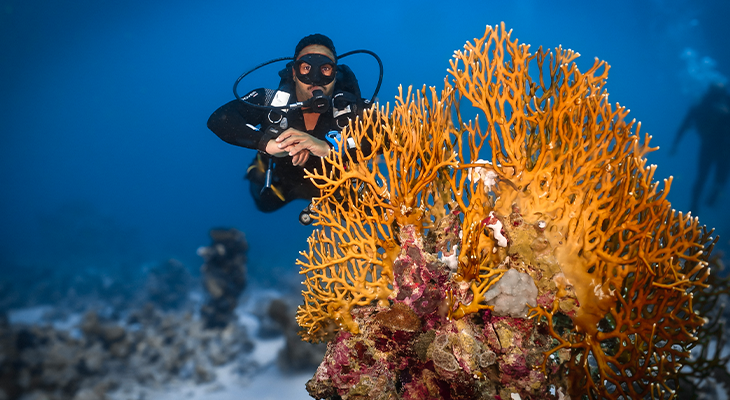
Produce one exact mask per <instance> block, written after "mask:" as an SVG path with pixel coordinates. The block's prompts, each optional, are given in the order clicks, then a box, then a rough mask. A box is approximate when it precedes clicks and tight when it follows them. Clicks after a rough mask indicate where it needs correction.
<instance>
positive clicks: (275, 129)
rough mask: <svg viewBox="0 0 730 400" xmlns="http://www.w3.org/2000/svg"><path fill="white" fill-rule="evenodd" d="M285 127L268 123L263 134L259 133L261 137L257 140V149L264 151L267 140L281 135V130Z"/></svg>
mask: <svg viewBox="0 0 730 400" xmlns="http://www.w3.org/2000/svg"><path fill="white" fill-rule="evenodd" d="M285 130H286V129H283V128H282V127H281V126H279V124H271V125H269V126H268V127H267V128H266V129H265V130H264V131H263V132H264V134H263V135H261V139H260V140H259V144H258V146H257V147H258V149H259V151H260V152H262V153H266V145H267V144H269V141H270V140H272V139H276V138H278V137H279V135H281V133H282V132H284V131H285Z"/></svg>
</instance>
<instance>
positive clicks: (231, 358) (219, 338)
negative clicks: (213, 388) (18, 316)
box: [0, 305, 253, 400]
mask: <svg viewBox="0 0 730 400" xmlns="http://www.w3.org/2000/svg"><path fill="white" fill-rule="evenodd" d="M252 348H253V343H252V342H251V340H250V339H249V336H248V334H247V332H246V330H245V328H244V327H242V326H240V325H237V324H229V325H228V326H227V327H226V328H225V329H223V330H212V329H206V328H205V326H204V324H203V322H202V321H201V320H197V319H195V318H193V317H192V315H191V314H166V313H162V312H160V311H159V310H157V309H156V308H154V307H152V306H151V305H148V306H147V307H145V308H143V309H140V310H137V311H135V312H132V313H131V314H130V315H129V316H128V318H127V319H126V321H125V322H124V323H122V324H120V323H118V322H115V321H111V320H107V319H105V318H102V317H100V316H99V315H98V314H97V313H95V312H88V313H87V314H86V315H85V316H84V318H83V320H82V322H81V324H80V335H74V334H72V333H70V332H69V331H66V330H61V329H54V328H52V327H49V326H30V325H9V324H0V377H1V378H0V398H3V399H18V398H45V399H51V400H52V399H79V400H80V399H93V400H103V399H108V398H110V397H109V396H111V397H112V398H113V397H114V395H115V394H119V395H120V397H121V396H122V395H124V398H143V397H136V396H133V393H132V392H133V391H134V390H136V388H137V386H138V385H143V386H149V387H154V386H159V385H162V384H165V383H171V382H175V381H182V380H194V381H196V382H200V383H203V382H209V381H211V380H213V379H215V372H214V368H215V367H216V366H220V365H224V364H228V363H231V362H239V364H240V365H241V366H242V367H245V366H246V365H248V364H249V363H250V361H249V360H246V359H245V357H246V354H248V353H250V351H251V349H252Z"/></svg>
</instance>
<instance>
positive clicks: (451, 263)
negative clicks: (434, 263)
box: [439, 245, 459, 273]
mask: <svg viewBox="0 0 730 400" xmlns="http://www.w3.org/2000/svg"><path fill="white" fill-rule="evenodd" d="M458 248H459V246H457V245H454V246H453V247H452V248H451V255H450V256H445V255H441V258H440V259H439V260H441V262H442V263H444V264H446V265H447V266H448V267H449V269H450V270H451V272H452V273H454V272H456V270H457V268H458V267H459V255H458V254H456V253H457V251H456V250H457V249H458Z"/></svg>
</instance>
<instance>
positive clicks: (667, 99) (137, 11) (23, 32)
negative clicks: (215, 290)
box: [0, 0, 730, 281]
mask: <svg viewBox="0 0 730 400" xmlns="http://www.w3.org/2000/svg"><path fill="white" fill-rule="evenodd" d="M728 16H730V3H729V2H727V1H721V0H709V1H683V0H663V1H659V0H652V1H639V2H634V1H617V2H595V3H594V4H588V3H586V2H583V1H563V2H541V1H520V2H494V1H465V2H458V3H447V2H437V1H425V2H424V1H420V2H385V1H382V2H378V1H375V2H355V1H353V2H337V3H316V4H315V3H308V2H304V3H302V2H277V3H276V6H273V5H266V4H264V2H253V1H216V2H210V3H206V4H205V5H204V4H203V2H195V1H182V2H165V1H127V2H109V1H91V0H89V1H84V0H73V1H70V2H63V3H57V2H50V1H38V0H26V1H22V2H21V1H2V2H0V46H2V47H1V48H0V54H2V57H0V59H1V61H0V76H1V77H2V79H1V80H0V82H1V83H0V84H1V85H2V87H1V91H2V93H3V96H2V98H0V101H1V102H2V105H1V106H0V121H2V135H1V136H0V140H1V142H0V163H1V164H0V165H1V166H0V187H1V188H2V193H3V195H2V200H0V201H2V207H1V208H0V212H1V213H2V215H1V216H0V220H1V221H2V224H0V235H1V239H0V268H2V273H3V274H7V273H11V272H12V271H17V270H19V269H32V268H49V267H50V268H54V269H55V268H65V269H76V268H102V269H103V268H105V266H108V265H110V264H120V265H123V266H124V268H139V266H140V265H142V264H143V263H145V262H156V261H159V260H165V259H169V258H175V259H178V260H180V261H181V262H183V263H184V264H185V265H186V266H188V267H189V268H191V269H193V270H196V269H197V268H198V266H199V264H200V263H201V261H200V258H199V257H198V256H197V255H196V253H195V251H196V249H197V248H198V247H199V246H201V245H205V244H207V243H208V240H209V239H208V230H209V229H210V228H212V227H235V228H237V229H239V230H241V231H243V232H244V233H245V234H246V237H247V240H248V242H249V245H250V251H249V264H248V267H249V269H248V270H249V274H250V275H251V276H252V278H253V277H259V278H264V280H266V281H269V280H270V279H269V278H270V277H269V276H268V275H269V274H270V273H271V271H272V268H276V269H279V270H281V271H282V272H292V273H296V270H297V269H296V267H295V266H294V259H295V258H296V257H297V255H298V251H300V250H303V249H304V248H305V247H306V237H307V236H308V235H309V233H310V232H311V229H310V228H309V227H304V226H301V225H300V224H299V223H298V222H297V216H298V213H299V212H300V211H301V209H302V208H303V207H304V206H305V205H306V204H305V203H304V202H303V201H299V202H294V203H292V204H290V205H288V206H287V207H285V208H284V209H283V210H280V211H279V212H276V213H273V214H264V213H261V212H259V211H257V210H256V209H255V207H254V205H253V202H252V200H251V198H250V196H249V194H248V183H247V182H245V181H244V180H243V179H242V177H243V174H244V171H245V169H246V167H247V166H248V163H249V162H250V161H251V159H252V157H253V155H254V151H252V150H247V149H243V148H239V147H236V146H231V145H228V144H226V143H224V142H223V141H221V140H220V139H218V138H217V137H216V136H215V135H214V134H213V133H212V132H210V131H209V130H208V129H207V128H206V121H207V118H208V116H209V115H210V114H211V113H212V112H213V111H214V110H215V109H216V108H217V107H219V106H220V105H222V104H224V103H225V102H227V101H229V100H231V99H232V98H233V94H232V90H231V87H232V85H233V82H234V81H235V79H236V78H237V77H238V76H239V75H240V74H241V73H243V72H245V71H246V70H248V69H250V68H252V67H254V66H256V65H258V64H260V63H263V62H265V61H268V60H270V59H273V58H277V57H287V56H291V55H292V53H293V48H294V46H295V45H296V43H297V41H298V40H299V39H300V38H301V37H303V36H305V35H307V34H310V33H315V32H320V33H324V34H326V35H328V36H330V37H331V38H332V39H333V41H334V43H335V45H336V47H337V50H338V52H339V53H341V54H342V53H344V52H346V51H350V50H355V49H368V50H371V51H374V52H375V53H377V54H378V55H379V56H380V58H381V59H382V61H383V63H384V67H385V72H384V79H383V84H382V88H381V90H380V93H379V96H378V98H379V99H380V101H381V102H382V103H383V104H384V103H385V102H388V101H390V102H392V99H393V97H394V96H395V94H396V93H397V88H398V85H403V86H404V87H407V86H408V85H414V87H421V86H422V85H424V84H426V85H429V86H436V87H437V88H441V87H442V85H443V79H444V77H445V76H446V69H447V68H448V60H449V59H450V57H451V55H452V53H453V51H454V50H456V49H459V48H461V47H462V46H463V44H464V43H465V42H466V40H471V39H472V38H474V37H480V36H481V35H482V34H483V32H484V28H485V25H487V24H490V25H494V24H498V23H499V22H501V21H504V22H505V23H506V27H507V28H508V29H513V31H514V34H513V37H516V38H518V39H519V40H520V42H521V43H527V44H530V45H531V46H533V48H534V49H536V48H537V47H538V46H543V47H546V48H554V47H556V46H558V45H561V46H563V47H564V48H571V49H574V50H576V51H578V52H579V53H580V54H581V58H580V59H578V65H579V66H581V67H582V68H583V69H587V68H588V67H589V66H590V65H591V64H592V63H593V59H594V58H595V57H598V58H600V59H603V60H606V61H607V62H608V63H609V64H610V65H611V70H610V73H609V79H608V86H607V88H608V91H609V93H610V99H613V100H612V102H619V103H620V104H621V105H624V106H626V107H628V108H629V109H630V110H631V113H630V117H632V118H636V119H637V120H638V121H641V123H642V129H641V131H642V132H646V133H649V134H651V135H652V136H653V140H652V144H653V145H658V146H660V147H661V149H660V150H659V151H656V152H654V153H651V154H650V155H649V156H648V158H649V161H650V162H651V163H654V164H657V165H658V166H659V168H658V170H657V174H656V177H657V178H659V179H661V178H664V177H669V176H670V175H672V176H674V183H673V185H672V188H671V192H670V200H671V201H672V204H673V205H674V206H675V208H676V209H677V210H680V211H688V210H687V208H688V207H689V194H690V193H689V192H690V190H691V187H692V183H693V182H694V179H695V174H696V164H697V147H698V142H699V141H698V138H697V135H696V133H695V132H688V133H687V134H686V135H685V138H684V139H683V141H682V142H681V147H680V152H679V153H678V154H677V155H676V156H673V157H670V156H669V154H668V150H669V147H670V145H671V142H672V140H673V138H674V136H675V133H676V131H677V129H678V127H679V125H680V123H681V121H682V118H683V116H684V114H685V113H686V112H687V110H688V108H689V107H690V106H691V105H692V104H693V103H694V102H695V101H697V99H698V98H699V97H700V96H701V95H702V93H703V91H704V87H705V85H706V84H707V83H708V82H709V81H711V80H713V79H721V80H727V77H728V76H730V46H729V45H728V42H727V38H729V37H730V24H728V23H727V18H728ZM342 62H343V63H346V64H348V65H350V66H351V67H352V68H353V69H354V71H355V73H356V74H357V76H358V79H359V81H360V85H361V88H362V91H363V96H364V97H369V96H370V95H371V94H372V93H373V90H374V88H375V85H376V83H377V78H378V69H377V63H376V62H375V61H374V60H373V59H372V58H371V57H369V56H367V55H362V54H361V55H354V56H350V57H348V58H346V59H344V60H342ZM283 64H284V63H279V64H275V65H271V66H268V67H264V68H262V69H260V70H258V71H256V72H255V73H253V74H251V75H249V76H248V77H246V78H245V79H244V80H243V81H242V82H241V84H240V85H241V88H242V89H240V90H241V91H244V92H245V90H247V89H248V88H256V87H270V88H274V87H276V85H277V84H278V79H277V76H276V73H277V71H278V69H279V68H282V67H283ZM709 185H711V183H710V182H708V186H709ZM728 198H730V190H724V191H723V192H722V194H721V196H720V198H719V200H718V201H717V203H716V205H715V206H714V207H703V209H701V210H699V212H695V213H693V214H695V215H699V217H700V222H702V223H703V224H706V225H708V226H710V227H715V228H716V229H717V232H718V233H719V234H720V235H721V236H723V237H721V240H720V243H719V245H718V247H721V248H722V247H727V243H728V239H725V237H730V235H729V236H724V235H723V232H725V231H728V230H730V218H729V214H730V213H728V212H727V211H726V207H725V206H724V204H726V203H727V200H728Z"/></svg>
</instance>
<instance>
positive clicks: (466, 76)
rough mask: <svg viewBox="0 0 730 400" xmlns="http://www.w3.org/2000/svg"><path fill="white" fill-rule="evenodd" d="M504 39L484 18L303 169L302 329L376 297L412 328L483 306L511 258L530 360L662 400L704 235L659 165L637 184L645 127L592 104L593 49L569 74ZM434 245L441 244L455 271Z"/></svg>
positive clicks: (575, 382)
mask: <svg viewBox="0 0 730 400" xmlns="http://www.w3.org/2000/svg"><path fill="white" fill-rule="evenodd" d="M510 36H511V32H508V31H506V30H505V28H504V25H502V26H501V27H499V28H492V27H487V31H486V33H485V35H484V37H483V38H481V39H475V41H474V43H467V44H466V45H465V46H464V50H462V51H457V52H456V53H455V55H454V58H453V59H452V60H451V69H450V70H449V73H450V76H451V77H450V79H447V80H446V81H445V87H444V89H443V91H442V92H441V93H440V96H439V95H437V92H436V90H435V89H433V88H431V89H430V90H426V89H425V88H424V89H422V90H419V91H416V92H415V93H413V92H411V91H410V90H409V91H408V92H407V94H405V95H403V93H402V91H401V94H400V95H399V96H398V97H397V98H396V104H395V106H394V107H393V109H392V110H391V109H390V106H386V107H382V108H375V109H372V110H370V111H368V112H366V113H365V115H364V116H363V118H361V119H360V120H358V121H357V122H356V124H353V125H351V126H350V127H349V128H348V129H346V130H345V132H343V140H347V139H348V138H352V139H354V140H355V142H356V143H360V144H361V146H360V149H358V150H357V151H355V152H353V153H348V152H344V151H342V152H333V153H331V154H330V155H329V156H328V157H327V158H326V159H324V160H323V164H328V168H327V169H324V168H323V170H328V171H330V172H329V173H328V174H322V173H319V172H317V171H311V172H310V173H309V176H310V177H311V178H312V179H313V180H314V182H315V183H316V184H317V185H318V187H319V188H320V189H321V190H322V195H321V197H320V198H319V199H318V202H317V205H316V206H317V210H318V213H319V215H318V217H317V220H316V222H315V223H316V224H317V225H318V226H319V227H320V229H319V230H318V231H316V232H315V233H314V234H313V236H312V238H311V239H310V242H309V251H308V252H305V253H302V254H303V257H304V258H303V260H300V264H301V265H302V274H304V275H305V276H306V280H305V282H304V284H305V285H306V290H305V292H304V298H305V301H304V305H303V306H301V307H300V309H299V314H298V321H299V323H300V325H301V326H302V327H303V328H304V332H303V337H304V338H305V339H307V340H314V341H316V340H321V339H324V338H327V337H328V335H329V333H334V332H336V331H337V330H338V329H341V328H344V329H346V330H348V331H349V332H351V333H353V334H358V333H359V332H360V331H361V328H362V327H361V326H359V324H358V322H357V318H353V312H354V311H355V309H356V308H358V307H373V310H382V309H387V307H388V306H389V304H390V303H391V302H395V303H405V304H406V305H408V306H410V307H411V308H413V310H414V311H415V314H417V315H418V317H420V318H421V319H423V322H424V323H423V324H422V328H421V329H422V330H423V331H424V332H426V331H428V330H429V329H440V328H439V327H440V326H451V325H450V324H452V322H451V321H453V319H460V318H465V317H470V318H471V317H472V316H474V315H478V314H480V313H481V314H484V313H485V312H486V313H487V314H489V313H490V311H486V310H490V309H491V308H492V306H490V305H487V304H486V303H485V301H484V300H485V295H486V293H487V291H488V290H489V289H490V288H492V287H493V286H494V285H495V283H496V282H498V281H499V280H500V279H502V277H503V276H504V274H505V273H506V271H508V270H509V269H515V270H517V271H518V272H521V273H525V274H528V275H529V276H530V277H532V279H533V280H534V281H535V284H536V286H537V288H538V296H537V298H535V299H525V301H524V303H530V304H531V308H530V317H531V318H532V319H533V321H534V322H535V323H536V324H537V325H535V326H532V325H529V327H528V326H527V325H524V324H523V323H517V322H515V323H510V324H512V325H513V326H519V327H525V328H524V329H526V330H527V331H530V332H532V330H533V329H537V330H538V331H544V332H546V335H548V336H547V337H552V339H551V340H553V344H552V345H551V346H549V350H548V351H546V353H545V358H544V360H543V361H542V371H543V373H545V374H550V373H551V372H550V371H553V372H554V371H556V369H555V368H558V369H559V370H564V371H565V372H566V373H567V376H568V384H567V386H568V388H567V389H568V391H569V393H570V395H571V396H575V397H574V398H581V396H588V397H589V398H596V399H598V398H634V399H638V398H644V397H647V396H651V397H654V398H670V397H673V395H674V390H675V389H676V382H675V381H674V378H675V377H676V373H677V370H678V369H679V367H680V366H681V363H682V360H684V359H685V358H686V357H687V356H688V354H689V349H690V348H691V345H692V343H693V341H695V335H696V332H697V330H698V329H699V328H700V327H701V326H702V324H703V322H704V320H703V318H702V317H701V316H700V315H699V314H698V313H697V311H696V308H695V305H694V304H693V296H694V294H695V293H697V292H698V291H700V290H702V289H703V288H705V287H707V283H706V281H707V280H708V277H709V273H710V270H709V268H708V264H707V261H706V260H707V257H708V254H709V250H711V248H712V246H713V244H714V239H713V238H712V237H711V236H710V233H709V232H707V231H706V230H705V229H704V227H702V226H700V225H699V223H698V220H697V218H692V217H690V216H689V215H684V214H682V213H677V212H675V211H674V210H673V209H672V208H671V205H670V203H669V202H668V201H667V199H666V196H667V193H668V191H669V187H670V185H671V178H670V179H667V180H665V181H664V187H663V188H662V187H661V186H660V185H659V184H658V183H656V182H654V180H653V179H654V173H655V169H656V167H655V166H653V165H652V166H647V164H646V162H647V160H646V159H645V156H646V154H647V153H649V152H651V151H653V150H654V149H652V148H651V147H649V141H650V139H651V138H650V136H648V135H645V136H644V137H643V138H642V136H641V135H640V134H639V131H640V125H639V124H635V123H634V121H631V122H627V121H626V118H627V116H628V111H627V110H626V109H625V108H623V107H620V106H619V105H618V104H616V105H615V106H614V105H612V104H610V103H609V102H608V93H607V92H606V91H605V89H604V85H605V82H606V78H607V75H608V69H609V67H608V65H607V64H606V63H604V62H602V61H598V60H596V61H595V62H594V63H593V65H592V66H591V67H590V68H589V69H588V70H587V71H585V72H581V71H580V70H579V68H578V66H577V64H576V63H575V60H576V59H577V58H578V56H579V54H578V53H576V52H574V51H572V50H566V49H562V48H557V49H556V50H555V52H549V51H544V50H543V49H542V48H539V49H538V50H537V51H536V52H534V53H531V52H530V47H529V46H528V45H524V44H519V43H518V42H517V40H514V41H513V40H511V38H510ZM469 104H471V105H472V106H473V109H472V110H473V111H469V110H468V109H467V107H466V106H467V105H469ZM467 112H471V113H476V117H475V118H474V119H473V121H465V120H464V118H463V115H465V113H467ZM634 128H635V129H634ZM642 139H643V140H642ZM485 155H491V161H484V160H483V159H482V158H481V157H484V156H485ZM439 255H440V256H441V259H442V260H446V259H447V258H449V257H455V258H456V261H457V262H456V265H458V268H457V269H456V271H455V273H454V274H452V275H448V274H447V275H444V273H443V272H439V271H441V270H440V268H441V267H439V265H443V264H444V263H441V262H439V259H438V257H439ZM404 266H406V267H404ZM444 269H447V268H446V267H444ZM404 274H405V275H408V277H409V278H408V279H406V278H403V276H405V275H404ZM445 276H446V277H448V278H444V277H445ZM435 288H440V289H439V290H442V291H443V293H440V294H438V293H434V291H435V290H436V289H435ZM429 291H430V292H429ZM528 300H533V301H528ZM419 301H420V302H421V303H417V302H419ZM424 302H425V303H429V307H425V308H424V307H421V308H419V307H417V306H416V304H423V303H424ZM433 302H440V303H441V305H440V306H439V307H437V308H438V310H437V309H436V308H434V307H433V306H432V303H433ZM534 304H537V306H534ZM373 312H375V311H373ZM380 312H382V311H380ZM485 315H486V314H485ZM489 315H491V314H489ZM510 318H512V317H510ZM373 320H375V321H377V318H375V319H370V318H368V317H366V316H363V317H362V318H360V321H373ZM484 321H485V323H487V322H486V321H488V323H490V324H493V323H496V322H494V321H495V320H492V319H490V318H487V317H484ZM499 321H502V320H499ZM510 321H511V320H510ZM363 323H364V322H363ZM368 323H372V322H368ZM499 323H501V324H507V323H506V322H499ZM510 324H507V325H505V326H512V325H510ZM470 329H471V328H470ZM487 330H488V329H486V328H485V331H487ZM530 335H532V334H530ZM538 336H539V335H538ZM438 337H442V336H438ZM538 341H539V340H538ZM447 349H448V348H446V347H444V348H439V349H438V350H437V351H432V352H431V353H437V354H441V353H444V352H445V351H446V350H447ZM526 354H527V353H526ZM503 357H507V356H506V355H503ZM442 358H443V359H448V360H451V357H450V356H449V357H446V356H443V357H442ZM477 364H478V363H477ZM477 364H475V365H477ZM526 365H529V363H528V364H526ZM462 368H463V367H462ZM500 368H502V366H500ZM485 371H486V370H485ZM437 372H438V371H437ZM477 372H479V371H477ZM481 373H482V372H479V374H481ZM485 373H486V372H485ZM479 374H477V373H475V375H474V376H475V377H476V376H479ZM520 376H531V377H532V378H531V379H538V380H541V382H547V380H545V379H546V378H545V377H544V376H543V375H540V376H537V375H530V374H527V375H525V374H524V373H521V375H520ZM409 379H410V378H409ZM475 387H476V386H475ZM515 387H516V386H515ZM520 387H522V389H519V390H527V389H524V388H526V387H527V386H524V385H523V386H520ZM472 389H473V388H472ZM472 389H470V390H472ZM473 390H476V389H473ZM490 390H491V389H490ZM515 390H518V389H515ZM523 393H528V392H523ZM529 393H532V394H535V393H533V392H529ZM532 394H531V395H532Z"/></svg>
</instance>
